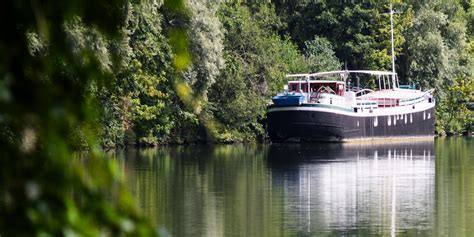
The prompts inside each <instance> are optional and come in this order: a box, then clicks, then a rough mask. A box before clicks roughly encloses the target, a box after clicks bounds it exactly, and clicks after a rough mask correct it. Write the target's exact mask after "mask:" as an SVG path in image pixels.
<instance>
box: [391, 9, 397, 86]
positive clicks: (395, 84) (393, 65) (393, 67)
mask: <svg viewBox="0 0 474 237" xmlns="http://www.w3.org/2000/svg"><path fill="white" fill-rule="evenodd" d="M390 41H391V44H392V85H393V87H392V88H396V87H397V83H396V82H395V50H394V47H393V10H392V2H390Z"/></svg>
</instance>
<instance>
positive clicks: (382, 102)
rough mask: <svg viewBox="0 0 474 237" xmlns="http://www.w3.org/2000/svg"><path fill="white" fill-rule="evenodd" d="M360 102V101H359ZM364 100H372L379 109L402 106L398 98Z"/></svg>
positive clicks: (370, 98)
mask: <svg viewBox="0 0 474 237" xmlns="http://www.w3.org/2000/svg"><path fill="white" fill-rule="evenodd" d="M359 100H360V99H359ZM364 100H370V101H375V102H377V105H378V107H382V108H387V107H395V106H399V105H400V99H398V98H373V97H369V98H364Z"/></svg>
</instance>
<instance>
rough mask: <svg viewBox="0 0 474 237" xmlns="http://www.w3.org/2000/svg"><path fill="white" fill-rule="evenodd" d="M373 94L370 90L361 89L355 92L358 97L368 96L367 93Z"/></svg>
mask: <svg viewBox="0 0 474 237" xmlns="http://www.w3.org/2000/svg"><path fill="white" fill-rule="evenodd" d="M372 92H374V90H371V89H361V90H358V91H356V92H355V93H356V96H360V95H365V94H368V93H372Z"/></svg>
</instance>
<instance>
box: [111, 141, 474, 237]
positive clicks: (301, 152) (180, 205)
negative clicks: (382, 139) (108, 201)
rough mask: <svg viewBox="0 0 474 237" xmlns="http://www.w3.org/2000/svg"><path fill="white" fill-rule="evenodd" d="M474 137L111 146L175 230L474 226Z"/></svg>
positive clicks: (467, 231) (427, 230) (432, 230)
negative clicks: (390, 141) (398, 141)
mask: <svg viewBox="0 0 474 237" xmlns="http://www.w3.org/2000/svg"><path fill="white" fill-rule="evenodd" d="M473 143H474V142H473V140H472V139H465V138H456V139H437V140H436V141H435V142H417V143H403V144H389V145H360V144H359V145H355V144H320V145H316V144H303V145H298V144H292V145H279V146H275V145H225V146H224V145H223V146H188V147H170V148H158V149H147V150H130V151H127V152H122V153H117V154H114V155H113V156H114V159H115V160H116V161H117V162H118V164H119V166H120V167H121V170H122V171H123V172H124V173H126V175H127V177H128V181H129V186H130V190H131V191H132V193H133V195H134V196H135V197H136V198H137V200H138V202H139V204H140V206H141V208H142V209H143V211H144V212H145V213H146V214H147V215H148V216H149V217H151V218H152V219H153V221H154V222H155V223H156V225H157V226H159V227H161V228H163V229H166V231H167V232H169V233H170V234H171V235H173V236H234V235H237V236H294V235H300V236H310V235H318V236H326V235H328V236H330V235H358V236H365V235H369V234H377V235H386V236H394V235H423V236H425V235H426V236H441V235H444V236H473V234H474V227H473V226H472V225H470V220H473V219H474V186H473V185H471V184H472V181H474V157H473V154H474V146H473V145H474V144H473ZM470 181H471V182H470Z"/></svg>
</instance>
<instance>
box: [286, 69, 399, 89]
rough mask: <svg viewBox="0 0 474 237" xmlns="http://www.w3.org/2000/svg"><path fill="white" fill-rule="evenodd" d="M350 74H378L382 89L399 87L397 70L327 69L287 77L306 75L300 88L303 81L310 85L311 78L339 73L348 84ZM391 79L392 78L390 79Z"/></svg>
mask: <svg viewBox="0 0 474 237" xmlns="http://www.w3.org/2000/svg"><path fill="white" fill-rule="evenodd" d="M349 74H367V75H372V76H376V77H377V80H378V85H379V88H380V89H381V90H382V89H395V88H398V87H399V82H398V76H397V73H395V72H389V71H371V70H344V71H327V72H317V73H301V74H288V75H286V78H298V77H304V78H305V80H304V81H300V89H301V83H303V82H306V83H308V86H309V81H310V80H311V78H317V77H329V76H335V75H339V76H340V78H341V81H344V83H345V84H347V78H348V77H349ZM390 79H392V80H391V81H390Z"/></svg>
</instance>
